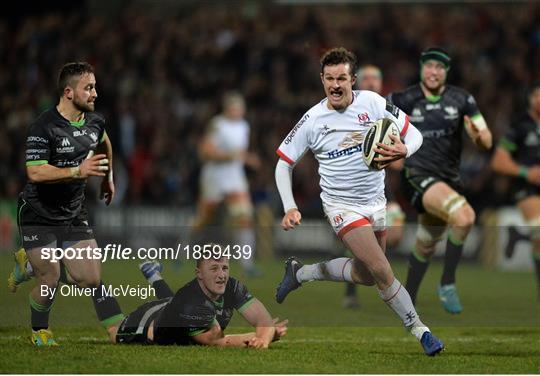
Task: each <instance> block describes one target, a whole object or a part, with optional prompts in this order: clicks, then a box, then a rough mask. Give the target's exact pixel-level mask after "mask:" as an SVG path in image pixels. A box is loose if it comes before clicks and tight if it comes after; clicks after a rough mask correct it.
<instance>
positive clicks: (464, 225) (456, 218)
mask: <svg viewBox="0 0 540 376" xmlns="http://www.w3.org/2000/svg"><path fill="white" fill-rule="evenodd" d="M475 220H476V213H475V212H474V209H473V208H472V207H471V206H470V205H469V204H466V205H464V206H462V207H461V208H459V209H458V210H456V211H455V212H454V213H451V216H450V221H451V224H452V226H453V227H458V228H460V229H463V231H466V232H468V231H469V230H470V229H471V227H472V226H473V225H474V222H475Z"/></svg>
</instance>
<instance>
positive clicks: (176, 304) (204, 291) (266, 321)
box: [10, 250, 288, 348]
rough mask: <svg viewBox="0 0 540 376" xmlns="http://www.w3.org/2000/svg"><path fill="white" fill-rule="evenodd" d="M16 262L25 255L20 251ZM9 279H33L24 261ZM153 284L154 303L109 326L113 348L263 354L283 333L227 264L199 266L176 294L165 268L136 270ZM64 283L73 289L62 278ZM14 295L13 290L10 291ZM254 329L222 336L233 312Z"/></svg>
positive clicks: (206, 262) (152, 265)
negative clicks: (228, 349) (196, 347)
mask: <svg viewBox="0 0 540 376" xmlns="http://www.w3.org/2000/svg"><path fill="white" fill-rule="evenodd" d="M18 254H19V256H21V255H24V254H25V253H24V250H19V252H18ZM17 261H18V262H17V263H16V266H15V268H14V270H13V272H12V273H11V275H10V278H15V277H17V278H16V279H17V284H16V287H18V286H19V285H20V284H21V283H23V282H25V281H28V280H29V279H31V278H32V277H33V271H32V267H31V265H30V264H29V263H28V260H27V259H24V258H22V257H19V259H18V260H17ZM140 268H141V271H142V273H143V274H144V276H145V277H146V279H147V280H148V282H149V283H151V284H152V287H153V288H154V289H155V291H156V296H157V298H158V300H155V301H152V302H148V303H145V304H143V305H141V306H140V307H139V308H137V309H136V310H135V311H134V312H132V313H130V314H129V315H128V316H127V317H125V318H124V319H123V320H122V321H119V322H117V323H116V324H114V325H113V326H109V327H108V328H107V331H108V333H109V338H110V339H111V341H112V342H114V343H146V344H159V345H167V344H178V345H190V344H201V345H210V346H238V347H254V348H266V347H268V345H269V344H270V342H273V341H277V340H279V339H280V338H281V337H283V336H284V335H285V334H286V333H287V323H288V321H287V320H284V321H281V322H278V320H277V319H274V320H272V318H271V316H270V314H269V313H268V311H267V310H266V308H265V307H264V305H263V304H262V303H261V302H260V301H259V300H257V299H256V298H254V297H253V296H252V295H251V294H250V293H249V291H248V290H247V288H246V287H245V286H244V285H243V284H242V283H240V282H239V281H238V280H236V279H234V278H230V277H229V262H228V259H226V258H222V259H219V260H214V259H210V260H198V262H197V268H196V269H195V274H196V277H195V278H194V279H193V280H192V281H191V282H188V283H187V284H186V285H184V287H182V288H181V289H179V290H178V291H177V292H176V294H174V293H173V292H172V290H171V288H170V287H169V285H168V284H167V283H166V282H165V280H164V279H163V278H162V277H161V271H162V269H163V266H162V265H161V264H160V263H158V262H157V261H147V262H144V263H142V264H141V265H140ZM63 282H64V283H73V282H72V281H71V278H70V276H69V274H67V273H66V274H65V278H64V280H63ZM12 291H13V292H15V291H16V289H13V290H12ZM235 309H236V310H237V311H238V312H240V314H241V315H242V316H243V317H244V318H245V319H246V320H247V321H248V322H249V323H250V324H251V325H252V326H253V327H254V328H255V332H251V333H245V334H229V335H225V334H224V333H223V331H224V330H225V328H226V327H227V325H228V324H229V322H230V320H231V318H232V315H233V310H235Z"/></svg>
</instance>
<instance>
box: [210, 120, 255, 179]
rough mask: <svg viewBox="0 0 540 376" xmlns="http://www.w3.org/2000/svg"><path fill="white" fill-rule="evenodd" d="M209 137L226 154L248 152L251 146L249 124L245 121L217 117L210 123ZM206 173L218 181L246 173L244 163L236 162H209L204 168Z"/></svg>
mask: <svg viewBox="0 0 540 376" xmlns="http://www.w3.org/2000/svg"><path fill="white" fill-rule="evenodd" d="M208 136H209V137H210V139H211V140H212V142H213V143H214V145H216V147H217V148H219V149H220V150H223V151H224V152H235V151H243V150H247V149H248V146H249V124H248V122H247V121H245V120H244V119H241V120H230V119H227V118H226V117H225V116H216V117H214V118H213V119H212V121H211V123H210V129H209V132H208ZM203 169H204V170H206V173H210V174H213V175H219V176H216V178H217V179H218V178H219V179H228V178H231V177H232V176H238V175H239V173H240V172H241V173H242V175H243V172H244V162H242V161H240V160H234V161H208V162H206V163H205V164H204V167H203Z"/></svg>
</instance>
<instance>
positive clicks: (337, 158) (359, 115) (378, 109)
mask: <svg viewBox="0 0 540 376" xmlns="http://www.w3.org/2000/svg"><path fill="white" fill-rule="evenodd" d="M384 117H389V118H391V119H392V120H394V121H395V122H396V124H397V125H398V128H399V130H400V136H401V138H403V137H404V136H405V134H406V133H407V129H408V127H409V117H408V116H407V115H406V114H405V113H404V112H403V111H401V110H399V109H398V108H397V107H396V106H394V105H393V104H392V103H390V102H387V101H386V99H384V98H383V97H381V96H380V95H379V94H377V93H374V92H372V91H367V90H358V91H357V90H355V91H353V101H352V103H351V104H350V105H349V106H348V107H347V108H346V109H345V110H343V111H336V110H330V109H329V108H328V106H327V99H324V100H322V101H321V102H319V103H318V104H316V105H315V106H313V107H312V108H311V109H310V110H309V111H308V112H306V113H305V114H304V116H303V117H302V119H301V120H300V121H299V122H298V123H297V124H296V125H295V126H294V128H293V129H292V130H291V131H290V132H289V134H288V135H287V137H286V138H285V140H283V142H282V143H281V145H280V146H279V148H278V149H277V151H276V152H277V154H278V155H279V156H280V157H281V158H282V159H283V160H285V161H286V162H287V163H289V164H291V165H294V164H296V163H297V162H298V160H299V159H300V158H302V156H303V155H304V153H305V152H306V151H307V150H308V149H310V150H311V151H312V152H313V154H314V155H315V158H316V159H317V161H318V162H319V175H320V177H321V180H320V183H319V184H320V186H321V189H322V193H321V198H322V199H323V200H324V199H332V200H338V201H339V200H344V201H346V202H354V203H357V204H359V205H368V204H369V203H370V202H373V200H375V199H376V198H378V197H381V196H384V176H385V174H384V170H382V171H378V170H370V169H368V167H367V166H366V164H365V163H364V161H363V159H362V141H363V139H364V136H365V134H366V133H367V131H368V129H369V127H370V125H371V123H372V122H374V121H375V120H378V119H380V118H384Z"/></svg>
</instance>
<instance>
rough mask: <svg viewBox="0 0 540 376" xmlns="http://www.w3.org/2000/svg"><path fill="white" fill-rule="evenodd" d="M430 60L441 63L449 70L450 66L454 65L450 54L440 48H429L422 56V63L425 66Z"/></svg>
mask: <svg viewBox="0 0 540 376" xmlns="http://www.w3.org/2000/svg"><path fill="white" fill-rule="evenodd" d="M428 60H436V61H439V62H441V63H442V64H443V65H444V66H445V68H447V69H448V68H450V64H451V63H452V59H451V58H450V55H449V54H448V52H446V50H445V49H443V48H441V47H438V46H434V47H429V48H427V49H425V50H424V51H423V52H422V53H421V54H420V63H422V64H424V63H425V62H426V61H428Z"/></svg>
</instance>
